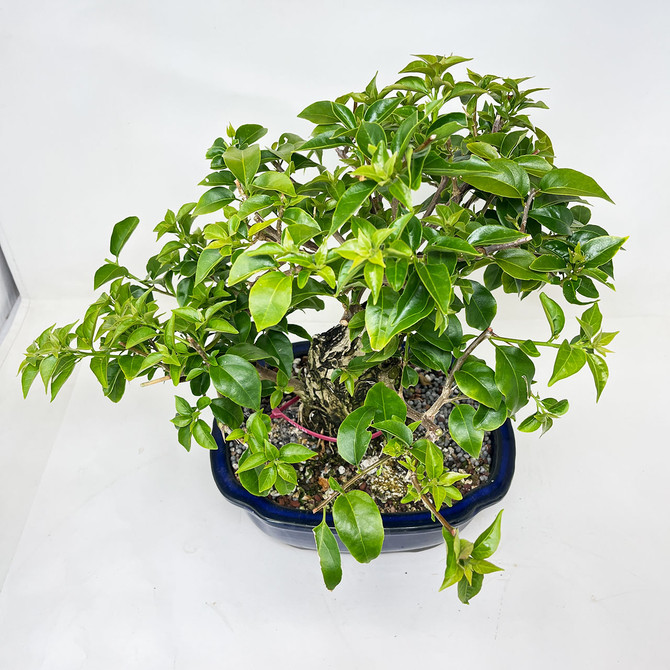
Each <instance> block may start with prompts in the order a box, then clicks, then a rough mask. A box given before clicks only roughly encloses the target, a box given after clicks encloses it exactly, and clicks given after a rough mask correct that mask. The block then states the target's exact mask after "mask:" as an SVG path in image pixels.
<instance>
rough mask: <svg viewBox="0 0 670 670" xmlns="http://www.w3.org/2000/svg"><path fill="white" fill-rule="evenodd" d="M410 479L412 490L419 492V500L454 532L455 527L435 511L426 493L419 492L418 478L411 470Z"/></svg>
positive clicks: (453, 533)
mask: <svg viewBox="0 0 670 670" xmlns="http://www.w3.org/2000/svg"><path fill="white" fill-rule="evenodd" d="M409 478H410V481H411V482H412V486H413V487H414V490H415V491H416V492H417V493H418V494H419V497H420V498H421V502H422V503H423V504H424V505H425V506H426V507H427V508H428V510H429V511H430V512H431V514H432V515H433V516H434V517H435V518H436V519H437V520H438V521H439V522H440V523H441V524H442V525H443V526H444V527H445V528H446V529H447V530H448V531H449V532H450V533H451V534H452V535H455V534H456V529H455V528H454V527H453V526H452V525H451V524H450V523H449V522H448V521H447V520H446V519H445V518H444V517H443V516H442V515H441V514H440V513H439V512H438V511H437V509H436V508H435V505H433V503H432V502H431V501H430V498H428V496H427V495H425V494H424V493H422V492H421V484H419V478H418V477H417V476H416V472H412V474H411V475H410V476H409Z"/></svg>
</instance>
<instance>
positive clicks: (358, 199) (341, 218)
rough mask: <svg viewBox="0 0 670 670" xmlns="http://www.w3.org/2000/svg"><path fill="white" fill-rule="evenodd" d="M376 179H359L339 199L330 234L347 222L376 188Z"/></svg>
mask: <svg viewBox="0 0 670 670" xmlns="http://www.w3.org/2000/svg"><path fill="white" fill-rule="evenodd" d="M376 186H377V184H376V183H375V182H374V181H357V182H356V183H355V184H353V185H352V186H350V187H349V188H348V189H347V190H346V191H345V192H344V194H343V195H342V197H341V198H340V199H339V201H338V203H337V206H336V207H335V212H334V213H333V220H332V223H331V226H330V235H332V234H333V233H334V232H335V231H337V230H338V229H339V228H340V227H341V226H342V225H343V224H344V223H346V222H347V221H348V220H349V219H350V218H351V217H352V216H353V215H354V214H355V213H356V210H357V209H358V208H359V207H360V206H361V205H362V204H363V203H364V202H365V201H366V200H367V199H368V197H369V196H370V194H371V193H372V192H373V191H374V190H375V188H376Z"/></svg>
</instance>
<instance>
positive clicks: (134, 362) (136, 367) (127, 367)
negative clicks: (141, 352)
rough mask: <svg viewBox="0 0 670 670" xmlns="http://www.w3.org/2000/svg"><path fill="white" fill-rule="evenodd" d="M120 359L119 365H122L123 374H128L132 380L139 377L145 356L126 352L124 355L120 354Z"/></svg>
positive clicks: (127, 377)
mask: <svg viewBox="0 0 670 670" xmlns="http://www.w3.org/2000/svg"><path fill="white" fill-rule="evenodd" d="M118 361H119V365H120V366H121V370H123V374H124V375H125V376H126V379H127V380H128V381H130V380H131V379H135V377H137V375H138V374H139V372H140V368H141V367H142V361H144V357H143V356H135V355H134V354H125V355H123V356H119V358H118Z"/></svg>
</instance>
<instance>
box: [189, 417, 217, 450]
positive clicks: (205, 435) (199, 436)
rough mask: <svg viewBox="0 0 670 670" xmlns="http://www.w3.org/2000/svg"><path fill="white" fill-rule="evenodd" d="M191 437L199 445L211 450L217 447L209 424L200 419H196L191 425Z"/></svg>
mask: <svg viewBox="0 0 670 670" xmlns="http://www.w3.org/2000/svg"><path fill="white" fill-rule="evenodd" d="M193 437H194V438H195V441H196V442H197V443H198V444H199V445H200V446H201V447H204V448H205V449H212V450H216V449H217V445H216V441H215V440H214V438H213V437H212V433H211V432H210V430H209V426H208V425H207V424H206V423H205V422H204V421H203V420H202V419H198V420H197V421H196V422H195V424H194V425H193Z"/></svg>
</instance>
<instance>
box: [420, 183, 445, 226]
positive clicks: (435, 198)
mask: <svg viewBox="0 0 670 670" xmlns="http://www.w3.org/2000/svg"><path fill="white" fill-rule="evenodd" d="M447 186H449V177H442V179H440V183H439V185H438V187H437V190H436V191H435V193H434V194H433V197H432V198H431V200H430V202H429V203H428V207H426V211H425V213H424V215H423V218H424V219H427V218H428V217H429V216H430V215H431V214H432V213H433V212H434V211H435V208H436V207H437V203H438V202H440V196H441V195H442V193H443V191H444V189H445V188H447Z"/></svg>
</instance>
